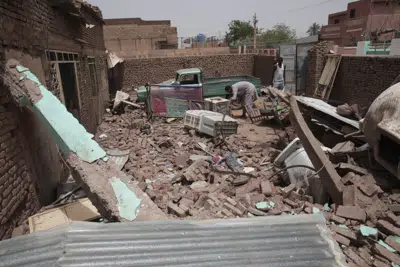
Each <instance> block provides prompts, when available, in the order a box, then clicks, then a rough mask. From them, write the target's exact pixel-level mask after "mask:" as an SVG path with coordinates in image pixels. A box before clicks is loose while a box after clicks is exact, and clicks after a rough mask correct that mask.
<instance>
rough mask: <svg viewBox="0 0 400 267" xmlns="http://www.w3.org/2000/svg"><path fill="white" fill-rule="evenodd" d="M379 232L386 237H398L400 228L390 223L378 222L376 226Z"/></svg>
mask: <svg viewBox="0 0 400 267" xmlns="http://www.w3.org/2000/svg"><path fill="white" fill-rule="evenodd" d="M376 226H377V227H378V229H379V230H381V231H382V232H383V233H385V234H387V235H397V236H400V228H398V227H396V226H394V225H393V224H391V223H390V222H387V221H384V220H379V221H378V223H377V224H376Z"/></svg>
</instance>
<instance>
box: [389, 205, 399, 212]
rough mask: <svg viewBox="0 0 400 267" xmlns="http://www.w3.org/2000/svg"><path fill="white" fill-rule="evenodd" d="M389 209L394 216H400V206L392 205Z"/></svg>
mask: <svg viewBox="0 0 400 267" xmlns="http://www.w3.org/2000/svg"><path fill="white" fill-rule="evenodd" d="M389 209H390V210H391V211H392V212H393V213H394V214H400V204H391V205H389Z"/></svg>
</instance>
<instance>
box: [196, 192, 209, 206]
mask: <svg viewBox="0 0 400 267" xmlns="http://www.w3.org/2000/svg"><path fill="white" fill-rule="evenodd" d="M206 201H207V196H206V195H201V196H200V197H199V199H198V200H197V201H196V203H195V206H196V208H201V207H203V206H204V203H206Z"/></svg>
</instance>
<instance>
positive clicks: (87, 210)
mask: <svg viewBox="0 0 400 267" xmlns="http://www.w3.org/2000/svg"><path fill="white" fill-rule="evenodd" d="M97 218H100V214H99V212H98V211H97V209H96V207H95V206H93V204H92V202H90V200H89V199H88V198H84V199H80V200H78V201H75V202H72V203H70V204H67V205H65V206H62V207H59V208H54V209H50V210H46V211H44V212H41V213H38V214H35V215H33V216H31V217H29V219H28V221H29V231H30V232H31V233H33V232H38V231H42V230H47V229H50V228H53V227H56V226H59V225H62V224H65V223H69V222H71V221H91V220H94V219H97Z"/></svg>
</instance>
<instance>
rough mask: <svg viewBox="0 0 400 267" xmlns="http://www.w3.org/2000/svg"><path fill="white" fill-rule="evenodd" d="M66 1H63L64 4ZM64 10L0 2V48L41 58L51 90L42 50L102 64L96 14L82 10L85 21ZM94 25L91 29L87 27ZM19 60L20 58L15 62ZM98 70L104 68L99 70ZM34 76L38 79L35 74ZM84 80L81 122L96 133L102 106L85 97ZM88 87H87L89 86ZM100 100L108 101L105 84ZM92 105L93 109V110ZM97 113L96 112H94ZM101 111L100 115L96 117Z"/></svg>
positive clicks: (31, 0)
mask: <svg viewBox="0 0 400 267" xmlns="http://www.w3.org/2000/svg"><path fill="white" fill-rule="evenodd" d="M67 2H68V1H65V3H67ZM65 10H66V7H56V6H52V5H51V2H50V1H45V0H40V1H36V0H26V1H22V0H4V1H1V2H0V36H2V37H3V36H4V38H0V46H2V47H3V48H5V49H10V48H12V49H14V50H21V51H24V53H26V54H29V55H31V56H33V57H40V58H41V61H42V68H43V69H44V72H45V78H46V80H47V86H48V87H49V88H50V89H54V88H55V87H54V86H52V82H51V81H53V80H54V75H53V76H52V75H51V74H52V68H51V64H50V62H49V61H47V59H46V56H45V50H59V51H66V52H74V53H79V55H80V58H84V57H87V56H93V57H102V58H103V59H102V60H99V61H96V64H97V62H99V63H98V64H105V60H106V54H105V45H104V34H103V22H102V21H101V20H100V18H97V17H96V16H95V14H94V13H95V12H88V9H87V8H81V10H80V13H81V14H82V16H83V17H84V19H85V22H82V20H81V19H79V18H77V17H76V16H73V15H70V13H68V12H65ZM86 24H88V25H94V27H91V28H90V27H86ZM16 59H17V60H20V58H16ZM80 64H81V66H80V69H78V71H77V72H78V74H79V73H81V72H85V71H83V70H82V69H83V68H85V69H86V68H87V69H86V72H88V66H87V64H86V63H80ZM98 68H104V67H103V66H99V67H98ZM32 71H33V73H35V74H36V75H38V76H39V77H41V76H40V75H39V74H40V73H38V72H36V71H35V70H32ZM97 75H99V76H100V77H99V79H98V80H104V79H107V73H106V71H102V72H99V73H97ZM103 76H104V77H103ZM87 77H88V76H86V77H82V78H80V77H78V80H79V81H80V84H79V89H80V93H81V95H80V97H81V102H82V107H81V108H82V110H81V114H82V122H83V124H84V126H85V127H87V128H88V129H90V131H91V132H93V131H94V130H95V127H96V126H97V125H94V123H93V122H98V117H101V116H102V115H103V112H104V108H103V107H104V103H103V102H98V103H93V99H92V97H91V96H90V97H86V96H87V95H88V93H87V92H86V90H89V91H90V92H91V90H92V89H91V86H87V84H85V83H83V84H81V82H82V81H83V80H84V79H86V78H87ZM89 85H90V84H89ZM52 91H53V92H54V93H55V95H56V96H60V93H59V92H58V91H57V90H52ZM99 92H100V94H101V96H102V97H101V98H102V99H108V95H109V93H108V83H102V84H101V87H100V88H99ZM93 105H95V106H94V107H93ZM95 111H96V112H95ZM99 111H100V114H99Z"/></svg>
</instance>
